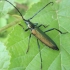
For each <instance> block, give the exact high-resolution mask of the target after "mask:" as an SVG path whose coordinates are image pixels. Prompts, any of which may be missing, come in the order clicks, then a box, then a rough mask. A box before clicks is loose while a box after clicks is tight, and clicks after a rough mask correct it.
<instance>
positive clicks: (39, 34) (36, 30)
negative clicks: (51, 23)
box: [26, 21, 59, 50]
mask: <svg viewBox="0 0 70 70" xmlns="http://www.w3.org/2000/svg"><path fill="white" fill-rule="evenodd" d="M26 23H27V25H28V28H30V30H31V33H32V34H33V35H34V36H35V37H36V38H37V39H39V40H40V41H41V42H42V43H44V44H45V45H46V46H48V47H49V48H52V49H54V50H59V49H58V47H57V45H56V44H55V42H54V41H53V40H52V39H51V38H50V37H49V36H48V35H46V34H45V33H44V32H43V31H42V30H41V29H40V28H39V27H37V26H35V25H34V24H33V23H31V22H30V21H28V22H26Z"/></svg>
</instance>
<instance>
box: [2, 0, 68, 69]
mask: <svg viewBox="0 0 70 70" xmlns="http://www.w3.org/2000/svg"><path fill="white" fill-rule="evenodd" d="M3 1H7V2H9V3H10V4H11V5H12V6H13V7H14V8H15V9H16V10H17V11H18V12H19V14H20V16H21V17H22V19H23V21H24V22H25V24H26V25H27V27H28V28H27V29H26V30H25V31H28V30H30V31H31V33H30V35H29V41H28V48H27V51H26V53H27V52H28V51H29V43H30V38H31V35H34V36H35V37H36V38H37V44H38V48H39V52H40V59H41V69H42V57H41V51H40V44H39V41H38V40H40V41H41V42H42V43H43V44H45V45H46V46H48V47H49V48H52V49H54V50H59V48H58V47H57V45H56V43H55V42H54V41H53V40H52V39H51V38H50V37H49V36H48V35H47V34H45V33H46V32H49V31H51V30H56V31H58V32H60V33H61V34H65V33H67V32H65V33H63V32H61V31H60V30H58V29H56V28H51V29H49V30H47V31H44V32H43V31H42V30H41V29H40V28H39V27H41V26H43V27H45V28H46V27H47V26H45V25H43V24H41V25H39V26H38V25H36V24H34V23H33V22H31V21H30V20H31V19H32V18H34V17H35V16H36V15H37V14H38V13H39V12H41V11H42V10H43V9H44V8H45V7H46V6H48V5H49V4H53V2H49V3H48V4H46V5H45V6H44V7H42V8H41V9H40V10H39V11H38V12H36V13H35V14H34V15H33V16H32V17H31V18H29V19H28V20H26V19H24V18H23V16H22V14H21V13H20V11H19V10H18V8H16V7H15V6H14V5H13V4H12V3H11V2H10V1H8V0H3ZM19 25H20V26H21V27H23V26H22V25H21V24H19Z"/></svg>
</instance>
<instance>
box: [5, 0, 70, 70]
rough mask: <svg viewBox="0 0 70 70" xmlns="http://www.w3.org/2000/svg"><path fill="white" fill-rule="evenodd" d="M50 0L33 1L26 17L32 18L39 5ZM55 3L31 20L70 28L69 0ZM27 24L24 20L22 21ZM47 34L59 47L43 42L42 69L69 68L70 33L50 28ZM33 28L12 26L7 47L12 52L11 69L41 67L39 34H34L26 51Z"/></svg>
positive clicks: (61, 69) (65, 29) (63, 69)
mask: <svg viewBox="0 0 70 70" xmlns="http://www.w3.org/2000/svg"><path fill="white" fill-rule="evenodd" d="M49 2H50V1H49V0H46V1H44V0H42V1H41V2H38V3H36V4H34V5H33V6H32V7H31V8H30V9H29V10H28V11H27V13H26V15H25V18H26V19H29V18H30V17H32V16H33V15H34V14H35V13H36V12H37V11H38V10H39V9H41V8H42V7H43V6H45V5H46V4H47V3H49ZM53 2H54V4H53V5H51V4H50V5H49V6H47V7H46V8H45V9H44V10H42V11H41V12H40V13H39V14H38V15H36V16H35V17H34V18H33V19H32V20H31V21H32V22H33V23H38V25H39V24H44V25H49V27H48V28H46V29H45V28H43V27H42V28H41V30H43V31H44V30H48V29H50V28H57V29H60V30H61V31H62V32H69V31H70V24H69V22H70V20H69V16H70V8H69V7H70V4H69V3H70V0H68V1H66V0H62V1H61V0H60V1H55V0H53ZM20 22H21V23H22V24H23V27H24V28H27V27H26V25H25V23H24V22H22V21H20ZM46 34H47V35H49V37H50V38H51V39H52V40H53V41H54V42H55V43H56V44H57V46H58V48H59V51H57V50H52V49H50V48H48V46H45V45H44V44H43V43H41V42H40V47H41V55H42V70H70V63H69V62H70V42H69V39H70V34H69V33H67V34H64V35H61V34H59V32H57V31H56V30H53V31H51V32H47V33H46ZM29 35H30V31H27V32H25V31H24V30H23V28H21V27H20V26H19V25H16V26H14V27H13V29H12V31H11V33H10V34H9V37H8V40H7V42H6V45H7V49H8V50H9V52H10V54H11V64H10V67H9V70H40V64H41V63H40V54H39V51H38V50H39V49H38V45H37V41H36V38H35V37H34V36H32V38H31V41H30V49H29V52H28V53H27V54H26V50H27V47H28V38H29Z"/></svg>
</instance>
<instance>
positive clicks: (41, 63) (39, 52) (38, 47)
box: [37, 39, 42, 69]
mask: <svg viewBox="0 0 70 70" xmlns="http://www.w3.org/2000/svg"><path fill="white" fill-rule="evenodd" d="M37 44H38V49H39V53H40V60H41V69H42V56H41V50H40V44H39V41H38V39H37Z"/></svg>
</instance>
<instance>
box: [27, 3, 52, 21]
mask: <svg viewBox="0 0 70 70" xmlns="http://www.w3.org/2000/svg"><path fill="white" fill-rule="evenodd" d="M51 3H52V4H53V2H49V3H48V4H46V5H45V6H44V7H42V8H41V9H40V10H39V11H38V12H36V13H35V14H34V15H33V16H32V17H31V18H29V19H28V20H31V19H32V18H34V17H35V16H36V15H37V14H38V13H39V12H41V11H42V10H43V9H44V8H45V7H46V6H48V5H49V4H51Z"/></svg>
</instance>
